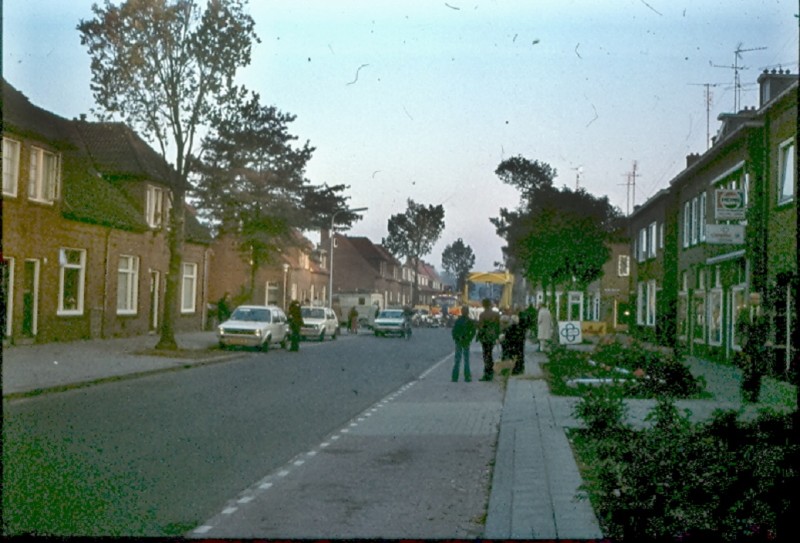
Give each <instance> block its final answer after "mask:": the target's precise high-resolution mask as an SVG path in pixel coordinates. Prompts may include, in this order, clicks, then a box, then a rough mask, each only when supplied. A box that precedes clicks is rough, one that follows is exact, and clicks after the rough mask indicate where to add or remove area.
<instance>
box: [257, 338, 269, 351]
mask: <svg viewBox="0 0 800 543" xmlns="http://www.w3.org/2000/svg"><path fill="white" fill-rule="evenodd" d="M269 340H270V338H267V339H265V340H264V343H262V344H261V345H260V346H259V349H260V350H261V352H262V353H265V352H267V351H269Z"/></svg>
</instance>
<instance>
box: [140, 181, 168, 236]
mask: <svg viewBox="0 0 800 543" xmlns="http://www.w3.org/2000/svg"><path fill="white" fill-rule="evenodd" d="M169 210H170V191H169V189H166V188H164V187H161V186H158V185H153V184H148V185H147V190H146V194H145V212H144V214H145V217H144V218H145V222H146V223H147V225H148V226H149V227H150V228H153V229H155V230H158V229H160V228H164V226H165V225H166V224H168V222H169Z"/></svg>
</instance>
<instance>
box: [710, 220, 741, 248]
mask: <svg viewBox="0 0 800 543" xmlns="http://www.w3.org/2000/svg"><path fill="white" fill-rule="evenodd" d="M706 243H710V244H712V245H742V244H744V225H743V224H707V225H706Z"/></svg>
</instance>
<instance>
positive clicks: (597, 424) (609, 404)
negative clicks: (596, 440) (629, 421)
mask: <svg viewBox="0 0 800 543" xmlns="http://www.w3.org/2000/svg"><path fill="white" fill-rule="evenodd" d="M626 414H627V406H626V405H625V402H624V401H623V400H622V396H621V395H620V394H619V391H618V390H616V388H615V387H605V386H598V387H589V388H587V389H586V390H585V391H584V393H583V395H582V397H581V401H580V402H578V403H577V404H576V405H575V410H574V413H573V415H574V416H575V417H577V418H579V419H580V420H582V421H583V422H584V423H585V424H586V427H587V429H588V430H589V432H590V433H592V434H595V435H603V434H607V433H609V432H615V431H617V430H620V429H621V428H623V426H624V420H625V416H626Z"/></svg>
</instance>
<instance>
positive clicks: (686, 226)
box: [683, 200, 692, 249]
mask: <svg viewBox="0 0 800 543" xmlns="http://www.w3.org/2000/svg"><path fill="white" fill-rule="evenodd" d="M691 208H692V204H691V201H690V200H686V201H685V202H684V203H683V248H684V249H687V248H689V247H690V241H691V239H692V233H691V230H692V227H691V223H692V218H691V217H692V216H691Z"/></svg>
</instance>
